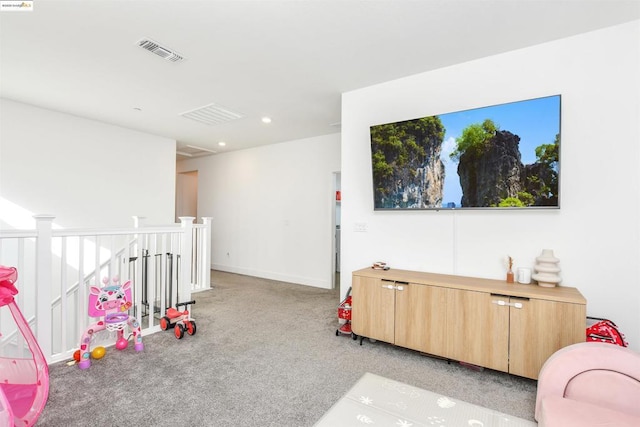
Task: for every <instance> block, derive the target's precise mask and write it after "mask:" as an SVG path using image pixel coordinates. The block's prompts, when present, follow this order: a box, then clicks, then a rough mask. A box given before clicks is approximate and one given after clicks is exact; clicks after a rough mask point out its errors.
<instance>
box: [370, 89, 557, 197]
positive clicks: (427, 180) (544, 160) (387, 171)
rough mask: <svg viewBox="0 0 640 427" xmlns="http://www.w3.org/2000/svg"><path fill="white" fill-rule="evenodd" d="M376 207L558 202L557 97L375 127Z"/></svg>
mask: <svg viewBox="0 0 640 427" xmlns="http://www.w3.org/2000/svg"><path fill="white" fill-rule="evenodd" d="M370 134H371V164H372V172H373V196H374V209H376V210H383V209H389V210H391V209H434V210H440V209H509V208H510V209H516V208H517V209H535V208H556V209H557V208H559V207H560V194H559V191H560V185H559V178H560V95H554V96H547V97H543V98H536V99H529V100H524V101H517V102H511V103H506V104H500V105H494V106H488V107H482V108H476V109H472V110H465V111H458V112H453V113H446V114H439V115H436V116H428V117H422V118H418V119H413V120H406V121H402V122H395V123H386V124H380V125H375V126H371V127H370Z"/></svg>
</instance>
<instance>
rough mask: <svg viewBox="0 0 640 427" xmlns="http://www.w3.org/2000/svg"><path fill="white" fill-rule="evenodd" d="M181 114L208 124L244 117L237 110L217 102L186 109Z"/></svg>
mask: <svg viewBox="0 0 640 427" xmlns="http://www.w3.org/2000/svg"><path fill="white" fill-rule="evenodd" d="M180 115H181V116H182V117H186V118H187V119H191V120H195V121H197V122H200V123H205V124H207V125H219V124H222V123H226V122H230V121H232V120H237V119H241V118H243V117H244V116H243V115H242V114H240V113H238V112H236V111H232V110H230V109H229V108H226V107H222V106H220V105H216V104H209V105H205V106H204V107H199V108H196V109H194V110H189V111H185V112H184V113H180Z"/></svg>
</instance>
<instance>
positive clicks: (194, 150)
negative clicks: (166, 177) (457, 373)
mask: <svg viewBox="0 0 640 427" xmlns="http://www.w3.org/2000/svg"><path fill="white" fill-rule="evenodd" d="M216 153H217V151H214V150H209V149H208V148H204V147H198V146H197V145H185V146H184V147H179V148H178V150H177V151H176V154H178V155H179V156H183V157H202V156H210V155H211V154H216Z"/></svg>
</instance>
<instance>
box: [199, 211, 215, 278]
mask: <svg viewBox="0 0 640 427" xmlns="http://www.w3.org/2000/svg"><path fill="white" fill-rule="evenodd" d="M212 220H213V218H212V217H210V216H203V217H202V224H204V227H205V228H204V237H203V239H202V248H201V250H202V252H200V253H201V254H202V256H201V257H200V261H201V263H200V274H201V276H200V280H198V282H199V283H200V288H201V289H210V288H211V221H212Z"/></svg>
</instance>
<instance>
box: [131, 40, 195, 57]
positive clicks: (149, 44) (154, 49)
mask: <svg viewBox="0 0 640 427" xmlns="http://www.w3.org/2000/svg"><path fill="white" fill-rule="evenodd" d="M137 45H138V46H140V47H141V48H143V49H144V50H148V51H149V52H151V53H155V54H156V55H158V56H160V57H162V58H163V59H166V60H167V61H171V62H180V61H183V60H184V57H183V56H182V55H180V54H178V53H176V52H174V51H173V50H171V49H169V48H167V47H164V46H160V44H159V43H157V42H154V41H153V40H151V39H142V40H138V43H137Z"/></svg>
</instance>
